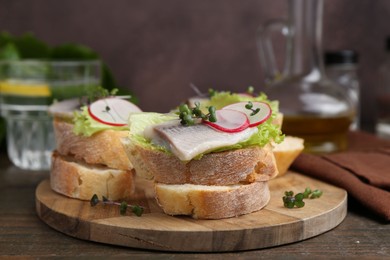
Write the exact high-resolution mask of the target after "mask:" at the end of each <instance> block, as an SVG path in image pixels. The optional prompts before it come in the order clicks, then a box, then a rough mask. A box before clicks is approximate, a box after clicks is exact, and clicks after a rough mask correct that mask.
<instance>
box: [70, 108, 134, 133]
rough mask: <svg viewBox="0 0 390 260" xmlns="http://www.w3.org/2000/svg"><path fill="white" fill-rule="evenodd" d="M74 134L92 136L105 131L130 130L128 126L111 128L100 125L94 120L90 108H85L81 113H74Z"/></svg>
mask: <svg viewBox="0 0 390 260" xmlns="http://www.w3.org/2000/svg"><path fill="white" fill-rule="evenodd" d="M73 123H74V127H73V132H74V133H75V134H76V135H84V136H91V135H93V134H95V133H97V132H100V131H104V130H118V131H121V130H128V129H129V127H128V126H127V125H126V126H110V125H107V124H103V123H100V122H98V121H96V120H94V119H93V118H92V117H91V116H90V115H89V113H88V107H87V106H84V107H82V108H81V111H77V112H75V113H74V118H73Z"/></svg>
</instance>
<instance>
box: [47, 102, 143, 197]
mask: <svg viewBox="0 0 390 260" xmlns="http://www.w3.org/2000/svg"><path fill="white" fill-rule="evenodd" d="M140 111H141V110H140V109H139V108H138V107H137V106H135V105H134V104H132V103H130V102H128V101H126V100H124V99H120V98H118V97H105V98H101V99H99V100H97V101H95V102H93V103H91V104H89V105H88V104H85V105H83V104H81V102H80V99H77V98H76V99H70V100H65V101H62V102H58V103H55V104H53V105H52V106H51V107H50V108H49V113H50V114H52V116H53V127H54V134H55V139H56V150H55V151H54V152H53V154H52V165H51V170H50V185H51V188H52V189H53V190H54V191H56V192H58V193H60V194H62V195H65V196H68V197H70V198H75V199H80V200H90V199H91V197H92V196H93V195H94V194H96V195H97V196H99V197H102V196H104V197H106V198H108V199H112V200H119V199H125V198H129V197H131V195H132V194H133V192H134V188H135V184H134V175H135V173H134V169H133V165H132V163H131V161H130V160H129V158H128V157H127V156H126V153H125V151H124V148H123V146H122V144H121V141H120V140H121V138H124V137H126V136H127V135H128V126H127V116H128V114H130V113H131V112H140ZM102 113H103V115H100V116H96V115H99V114H102Z"/></svg>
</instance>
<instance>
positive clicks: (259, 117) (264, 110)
mask: <svg viewBox="0 0 390 260" xmlns="http://www.w3.org/2000/svg"><path fill="white" fill-rule="evenodd" d="M247 104H248V102H246V101H243V102H238V103H234V104H231V105H227V106H225V107H223V108H222V110H225V109H230V110H237V111H240V112H242V113H245V114H246V115H247V117H248V119H249V127H253V126H258V125H260V124H261V123H264V122H265V121H267V119H268V118H269V117H270V116H271V114H272V110H271V107H270V106H269V105H268V104H267V103H265V102H252V104H253V107H252V109H254V110H256V109H258V108H259V109H260V111H259V112H258V113H256V114H255V115H253V116H251V113H252V110H249V109H247V108H245V105H247Z"/></svg>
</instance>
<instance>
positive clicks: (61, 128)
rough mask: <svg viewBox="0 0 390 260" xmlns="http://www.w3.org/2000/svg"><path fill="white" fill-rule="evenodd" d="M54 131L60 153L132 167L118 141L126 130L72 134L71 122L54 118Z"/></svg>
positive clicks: (93, 162) (114, 165)
mask: <svg viewBox="0 0 390 260" xmlns="http://www.w3.org/2000/svg"><path fill="white" fill-rule="evenodd" d="M54 133H55V138H56V142H57V151H58V153H60V154H62V155H71V156H74V158H75V159H76V160H83V161H85V162H87V163H90V164H102V165H106V166H108V167H110V168H114V169H121V170H131V169H132V168H133V165H132V164H131V162H130V160H129V158H128V157H127V156H126V153H125V151H124V148H123V145H122V143H121V141H120V139H121V138H123V137H126V136H127V135H128V131H115V130H105V131H101V132H98V133H96V134H94V135H92V136H90V137H86V136H81V135H76V134H74V133H73V124H71V123H68V122H66V121H63V120H60V119H58V118H55V119H54Z"/></svg>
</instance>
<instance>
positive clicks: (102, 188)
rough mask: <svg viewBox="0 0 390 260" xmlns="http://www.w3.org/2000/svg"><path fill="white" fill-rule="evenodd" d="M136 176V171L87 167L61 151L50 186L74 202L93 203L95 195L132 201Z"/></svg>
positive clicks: (52, 172) (55, 162) (56, 154)
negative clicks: (74, 200) (90, 201)
mask: <svg viewBox="0 0 390 260" xmlns="http://www.w3.org/2000/svg"><path fill="white" fill-rule="evenodd" d="M134 176H135V174H134V171H132V170H117V169H111V168H108V167H105V166H101V165H93V166H92V165H87V164H85V163H83V162H81V161H75V160H74V158H72V157H69V156H62V155H60V154H59V153H58V152H57V151H54V152H53V155H52V166H51V171H50V186H51V188H52V189H53V190H54V191H56V192H58V193H60V194H63V195H65V196H68V197H71V198H75V199H80V200H90V199H91V198H92V196H93V195H94V194H96V195H98V197H99V198H101V197H102V196H105V197H106V198H109V199H112V200H118V199H125V198H129V197H131V195H132V194H133V192H134V189H135V184H134V183H135V182H134Z"/></svg>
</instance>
